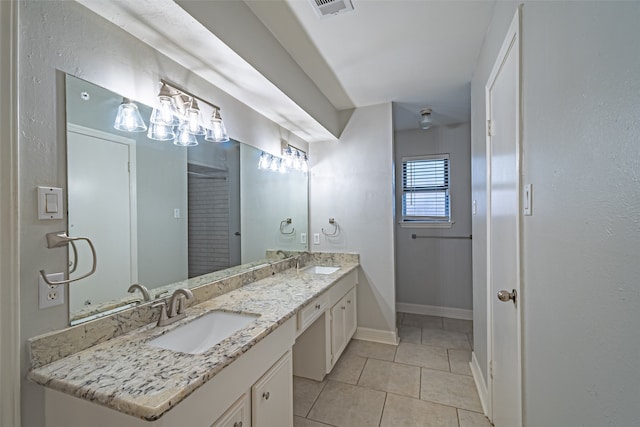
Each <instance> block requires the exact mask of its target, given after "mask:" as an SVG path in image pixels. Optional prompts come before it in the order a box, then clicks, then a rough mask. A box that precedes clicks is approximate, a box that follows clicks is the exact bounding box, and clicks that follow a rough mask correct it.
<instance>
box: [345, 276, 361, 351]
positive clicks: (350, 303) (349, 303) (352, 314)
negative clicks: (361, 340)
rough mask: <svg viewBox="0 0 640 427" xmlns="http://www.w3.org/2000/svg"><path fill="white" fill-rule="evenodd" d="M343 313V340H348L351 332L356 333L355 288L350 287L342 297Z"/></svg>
mask: <svg viewBox="0 0 640 427" xmlns="http://www.w3.org/2000/svg"><path fill="white" fill-rule="evenodd" d="M344 300H345V307H346V309H345V313H344V329H345V341H347V342H348V341H349V340H350V339H351V337H352V336H353V334H355V333H356V328H357V326H358V313H357V311H356V288H353V289H351V290H350V291H349V292H348V293H347V295H346V296H345V297H344Z"/></svg>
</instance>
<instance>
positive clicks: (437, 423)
mask: <svg viewBox="0 0 640 427" xmlns="http://www.w3.org/2000/svg"><path fill="white" fill-rule="evenodd" d="M397 426H407V427H409V426H415V427H458V417H457V415H456V410H455V408H451V407H448V406H444V405H438V404H437V403H431V402H425V401H421V400H417V399H411V398H408V397H403V396H396V395H395V394H391V393H389V394H388V395H387V401H386V403H385V405H384V412H383V413H382V422H381V423H380V427H397Z"/></svg>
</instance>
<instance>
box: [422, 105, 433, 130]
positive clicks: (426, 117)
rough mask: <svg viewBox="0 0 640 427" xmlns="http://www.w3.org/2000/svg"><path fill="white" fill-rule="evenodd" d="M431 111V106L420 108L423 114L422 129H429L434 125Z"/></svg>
mask: <svg viewBox="0 0 640 427" xmlns="http://www.w3.org/2000/svg"><path fill="white" fill-rule="evenodd" d="M431 112H432V110H431V108H423V109H422V110H420V115H421V116H422V118H421V119H420V129H422V130H427V129H429V128H430V127H431V126H432V125H433V122H432V121H431Z"/></svg>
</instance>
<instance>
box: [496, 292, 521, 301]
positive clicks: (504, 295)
mask: <svg viewBox="0 0 640 427" xmlns="http://www.w3.org/2000/svg"><path fill="white" fill-rule="evenodd" d="M517 297H518V293H517V292H516V290H515V289H512V290H511V292H509V291H500V292H498V299H499V300H500V301H502V302H508V301H509V300H513V302H514V303H515V302H516V298H517Z"/></svg>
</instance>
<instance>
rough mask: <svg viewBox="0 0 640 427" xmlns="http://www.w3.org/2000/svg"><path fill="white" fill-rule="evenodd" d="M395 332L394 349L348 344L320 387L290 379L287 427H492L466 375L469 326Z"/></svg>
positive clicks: (419, 324) (405, 326) (416, 322)
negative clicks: (290, 411)
mask: <svg viewBox="0 0 640 427" xmlns="http://www.w3.org/2000/svg"><path fill="white" fill-rule="evenodd" d="M397 324H398V330H399V333H400V345H398V346H393V345H388V344H378V343H372V342H368V341H360V340H351V342H350V343H349V345H348V347H347V349H346V350H345V351H344V353H343V354H342V356H341V357H340V360H339V361H338V363H337V364H336V366H335V367H334V368H333V370H332V371H331V373H330V374H329V375H327V377H326V378H325V380H324V381H322V382H317V381H312V380H308V379H306V378H300V377H294V379H293V388H294V398H293V413H294V427H327V426H335V427H374V426H380V427H391V426H416V427H418V426H419V427H491V424H490V423H489V421H488V420H487V418H486V417H485V416H484V415H483V414H482V407H481V405H480V399H479V398H478V393H477V391H476V388H475V384H474V381H473V377H471V370H470V368H469V360H470V359H471V349H472V346H473V342H472V339H473V336H472V322H471V321H469V320H458V319H449V318H443V317H434V316H424V315H417V314H409V313H398V323H397Z"/></svg>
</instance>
